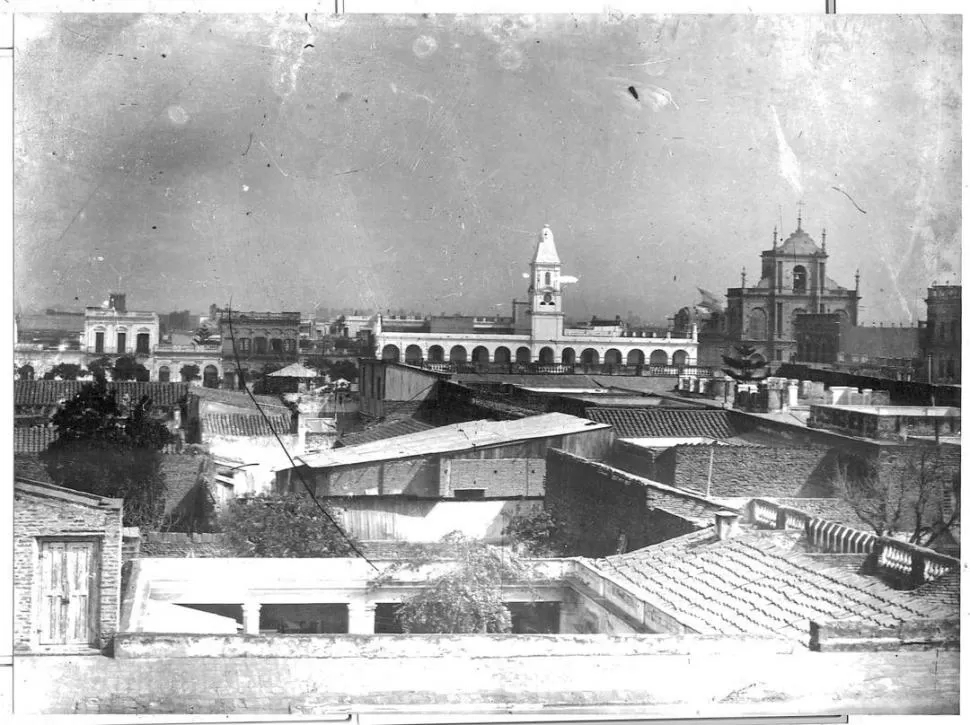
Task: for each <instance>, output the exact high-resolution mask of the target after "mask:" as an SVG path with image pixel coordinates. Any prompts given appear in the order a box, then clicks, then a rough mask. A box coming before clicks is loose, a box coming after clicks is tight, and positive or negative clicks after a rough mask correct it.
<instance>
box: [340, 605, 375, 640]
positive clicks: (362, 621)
mask: <svg viewBox="0 0 970 725" xmlns="http://www.w3.org/2000/svg"><path fill="white" fill-rule="evenodd" d="M375 609H377V605H376V604H372V603H370V602H367V601H364V600H360V601H355V602H350V603H349V604H348V605H347V633H348V634H374V610H375Z"/></svg>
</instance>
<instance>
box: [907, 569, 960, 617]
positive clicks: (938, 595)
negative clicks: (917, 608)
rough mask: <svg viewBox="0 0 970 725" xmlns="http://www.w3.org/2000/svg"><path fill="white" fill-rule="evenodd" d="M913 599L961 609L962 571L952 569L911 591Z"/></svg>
mask: <svg viewBox="0 0 970 725" xmlns="http://www.w3.org/2000/svg"><path fill="white" fill-rule="evenodd" d="M909 594H910V596H912V597H913V599H915V600H917V601H919V602H921V603H929V604H939V605H942V606H944V607H949V608H953V609H959V607H960V572H959V571H958V570H954V571H950V572H947V573H946V574H944V575H943V576H941V577H940V578H939V579H934V580H933V581H931V582H930V583H928V584H924V585H923V586H921V587H919V588H918V589H914V590H913V591H911V592H909Z"/></svg>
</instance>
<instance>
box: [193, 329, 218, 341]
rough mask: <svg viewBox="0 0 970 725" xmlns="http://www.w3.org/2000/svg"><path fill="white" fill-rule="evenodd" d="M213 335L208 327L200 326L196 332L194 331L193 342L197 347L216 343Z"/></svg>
mask: <svg viewBox="0 0 970 725" xmlns="http://www.w3.org/2000/svg"><path fill="white" fill-rule="evenodd" d="M215 337H216V335H215V333H214V332H213V331H212V330H211V329H210V328H209V326H208V325H202V326H201V327H200V328H199V329H198V330H196V331H195V338H194V339H195V342H196V344H198V345H211V344H212V343H214V342H215V341H216V339H215Z"/></svg>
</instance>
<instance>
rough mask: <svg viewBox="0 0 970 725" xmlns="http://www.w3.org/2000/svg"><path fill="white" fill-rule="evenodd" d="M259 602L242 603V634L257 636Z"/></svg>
mask: <svg viewBox="0 0 970 725" xmlns="http://www.w3.org/2000/svg"><path fill="white" fill-rule="evenodd" d="M260 607H261V605H260V603H259V602H243V605H242V609H243V633H244V634H259V610H260Z"/></svg>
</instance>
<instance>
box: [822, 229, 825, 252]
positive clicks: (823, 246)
mask: <svg viewBox="0 0 970 725" xmlns="http://www.w3.org/2000/svg"><path fill="white" fill-rule="evenodd" d="M822 254H825V227H822Z"/></svg>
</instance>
